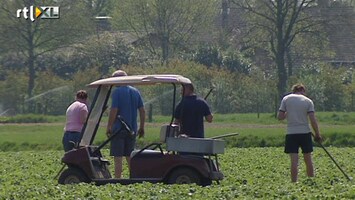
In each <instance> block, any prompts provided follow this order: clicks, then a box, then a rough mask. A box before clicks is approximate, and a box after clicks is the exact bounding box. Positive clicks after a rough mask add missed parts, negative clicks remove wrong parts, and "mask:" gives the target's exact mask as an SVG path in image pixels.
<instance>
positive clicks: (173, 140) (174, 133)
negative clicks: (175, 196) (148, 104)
mask: <svg viewBox="0 0 355 200" xmlns="http://www.w3.org/2000/svg"><path fill="white" fill-rule="evenodd" d="M189 83H191V81H190V80H189V79H188V78H185V77H183V76H180V75H136V76H121V77H111V78H106V79H101V80H98V81H95V82H93V83H91V84H89V87H94V88H97V89H96V94H95V97H94V99H93V102H92V105H91V108H90V112H89V115H88V118H87V120H86V123H85V125H84V127H83V129H82V138H81V141H80V144H79V145H78V147H76V148H74V149H72V150H70V151H68V152H66V153H65V155H64V157H63V158H62V162H63V163H64V165H63V168H62V170H61V171H60V172H59V173H58V175H59V174H60V176H59V180H58V182H59V183H60V184H71V183H79V182H87V183H89V182H94V183H95V184H97V185H102V184H107V183H120V184H131V183H140V182H152V183H157V182H162V183H167V184H175V183H177V184H183V183H196V184H198V185H202V186H205V185H210V184H211V183H212V181H217V182H219V181H220V180H222V179H223V174H222V172H220V170H219V164H218V158H217V155H218V154H222V153H224V146H225V143H224V141H223V140H219V139H207V138H183V137H179V127H178V126H177V125H174V124H173V119H174V118H173V117H172V119H171V121H170V123H169V124H167V125H163V126H162V128H161V131H160V141H161V142H160V143H152V144H149V145H147V146H146V147H144V148H142V149H140V150H135V151H133V152H132V154H131V166H130V169H129V178H128V179H115V178H112V177H111V174H110V172H109V169H108V165H109V162H108V161H107V160H106V159H104V158H103V156H102V154H101V151H100V150H101V149H102V148H103V147H104V146H105V145H106V144H107V143H108V142H109V141H111V139H112V138H113V137H115V136H116V135H117V134H113V135H112V136H111V137H109V138H108V139H107V140H106V141H105V142H104V143H103V144H101V145H100V146H93V145H92V143H93V141H94V138H95V135H96V133H97V130H98V128H99V124H100V121H101V118H102V115H103V113H104V111H105V109H106V107H107V103H108V100H109V98H110V94H111V90H112V88H113V87H114V86H123V85H154V84H171V85H172V86H173V88H174V93H173V96H174V97H173V107H172V110H173V113H174V109H175V106H176V105H175V102H176V101H175V100H176V86H177V85H183V84H189ZM119 120H120V122H121V123H122V128H121V130H120V131H127V132H131V130H130V129H129V127H128V126H127V124H126V123H125V121H124V120H123V119H121V118H120V117H119ZM163 143H165V144H164V145H165V147H166V149H165V150H163ZM179 152H184V154H182V153H179ZM190 153H191V154H190ZM196 154H198V155H196ZM65 166H67V168H66V169H65V170H64V171H63V169H64V168H65Z"/></svg>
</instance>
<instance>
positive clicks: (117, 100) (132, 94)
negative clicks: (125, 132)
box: [106, 70, 145, 178]
mask: <svg viewBox="0 0 355 200" xmlns="http://www.w3.org/2000/svg"><path fill="white" fill-rule="evenodd" d="M112 76H113V77H117V76H127V74H126V72H124V71H122V70H117V71H115V72H114V73H113V74H112ZM111 97H112V106H111V110H110V114H109V120H108V124H107V131H106V134H107V136H108V137H110V136H111V135H112V134H113V133H115V132H117V131H118V130H120V129H121V126H122V125H121V122H120V121H119V120H118V119H117V116H118V115H119V116H120V117H121V118H123V120H124V121H125V122H126V123H127V125H128V126H129V127H130V129H131V130H132V131H134V132H135V133H138V135H139V137H143V136H144V122H145V109H144V106H143V100H142V97H141V95H140V93H139V91H138V90H137V89H136V88H134V87H132V86H119V87H116V88H115V89H114V91H113V92H112V95H111ZM137 111H139V117H140V126H139V129H138V127H137V113H138V112H137ZM137 129H138V132H137ZM117 134H120V133H117ZM135 142H136V138H135V137H119V136H116V137H114V138H113V139H112V140H111V148H110V155H111V156H114V163H115V177H116V178H121V175H122V160H123V159H122V158H123V157H126V161H127V164H128V168H129V167H130V161H131V160H130V155H131V152H132V151H133V150H134V146H135Z"/></svg>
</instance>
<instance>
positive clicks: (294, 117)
mask: <svg viewBox="0 0 355 200" xmlns="http://www.w3.org/2000/svg"><path fill="white" fill-rule="evenodd" d="M305 92H306V89H305V87H304V85H302V84H296V85H294V86H292V94H289V95H287V96H285V97H284V98H283V99H282V101H281V105H280V108H279V113H278V119H279V120H284V119H287V134H286V139H285V153H288V154H289V155H290V159H291V181H292V182H297V177H298V159H299V157H298V149H299V147H301V149H302V153H303V157H304V162H305V164H306V169H307V176H308V177H313V176H314V169H313V162H312V152H313V144H312V133H311V129H310V127H309V124H308V119H309V120H310V122H311V126H312V129H313V131H314V133H315V135H314V137H315V140H316V141H322V137H321V135H320V132H319V128H318V122H317V119H316V116H315V111H314V104H313V101H312V100H311V99H309V98H308V97H306V96H305Z"/></svg>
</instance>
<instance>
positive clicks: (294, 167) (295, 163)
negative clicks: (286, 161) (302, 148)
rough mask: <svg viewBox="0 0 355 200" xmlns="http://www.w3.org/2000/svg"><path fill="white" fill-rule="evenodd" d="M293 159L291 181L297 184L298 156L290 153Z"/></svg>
mask: <svg viewBox="0 0 355 200" xmlns="http://www.w3.org/2000/svg"><path fill="white" fill-rule="evenodd" d="M290 158H291V181H292V182H297V176H298V154H297V153H290Z"/></svg>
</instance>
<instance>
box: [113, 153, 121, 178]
mask: <svg viewBox="0 0 355 200" xmlns="http://www.w3.org/2000/svg"><path fill="white" fill-rule="evenodd" d="M114 162H115V178H121V176H122V157H114Z"/></svg>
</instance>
